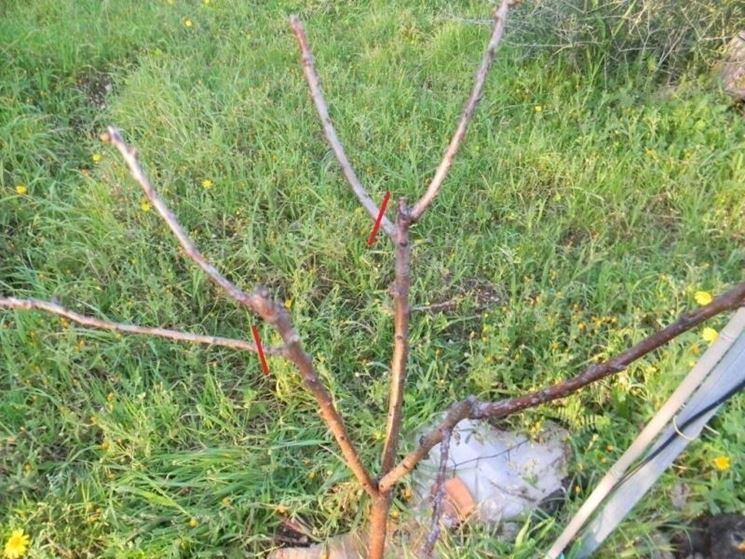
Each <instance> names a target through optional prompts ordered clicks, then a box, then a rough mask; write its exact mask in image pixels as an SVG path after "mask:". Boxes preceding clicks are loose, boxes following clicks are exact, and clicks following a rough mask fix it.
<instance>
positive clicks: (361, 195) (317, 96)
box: [290, 16, 396, 238]
mask: <svg viewBox="0 0 745 559" xmlns="http://www.w3.org/2000/svg"><path fill="white" fill-rule="evenodd" d="M290 26H291V27H292V32H293V33H294V34H295V38H296V39H297V43H298V46H299V47H300V54H301V57H302V63H303V72H304V73H305V79H306V81H307V82H308V87H309V88H310V96H311V97H312V98H313V103H314V104H315V106H316V110H317V111H318V116H319V117H320V118H321V124H322V125H323V133H324V134H325V135H326V140H327V141H328V143H329V145H330V146H331V149H332V150H333V151H334V155H336V160H337V161H338V162H339V166H340V167H341V171H342V173H344V176H345V177H346V179H347V182H349V185H350V186H351V187H352V190H353V191H354V193H355V194H356V195H357V199H358V200H359V201H360V203H361V204H362V206H363V207H364V208H365V210H367V213H368V214H370V217H372V218H373V219H376V218H377V217H378V206H377V204H375V201H374V200H373V199H372V198H370V195H369V194H368V193H367V190H365V187H364V186H362V182H360V179H359V178H357V174H356V173H355V172H354V169H353V168H352V164H351V163H350V162H349V159H347V154H346V153H345V152H344V146H342V144H341V142H340V141H339V137H338V136H337V135H336V130H335V129H334V124H333V122H332V121H331V116H330V115H329V108H328V105H327V104H326V100H325V99H324V97H323V91H322V90H321V82H320V80H319V79H318V74H317V73H316V68H315V65H314V63H313V53H312V52H311V50H310V44H309V43H308V38H307V37H306V36H305V29H304V28H303V24H302V22H301V21H300V20H299V19H298V18H297V16H291V17H290ZM381 227H382V229H383V231H385V233H386V234H387V235H388V236H389V237H391V238H393V237H394V235H395V233H396V228H395V226H394V225H393V223H391V221H390V220H389V219H388V218H387V217H385V216H383V220H382V222H381Z"/></svg>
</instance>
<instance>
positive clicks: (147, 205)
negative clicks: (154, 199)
mask: <svg viewBox="0 0 745 559" xmlns="http://www.w3.org/2000/svg"><path fill="white" fill-rule="evenodd" d="M140 209H141V210H142V211H143V212H149V211H150V210H152V209H153V206H152V204H151V203H150V202H148V201H147V200H143V201H142V203H141V204H140Z"/></svg>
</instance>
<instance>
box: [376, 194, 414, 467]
mask: <svg viewBox="0 0 745 559" xmlns="http://www.w3.org/2000/svg"><path fill="white" fill-rule="evenodd" d="M410 225H411V221H410V219H409V209H408V208H407V207H406V200H405V199H404V198H401V199H400V200H399V202H398V221H397V222H396V279H395V282H394V285H393V291H394V293H393V306H394V317H393V323H394V341H393V356H392V358H391V385H390V398H389V402H388V423H387V426H386V434H385V443H384V445H383V460H382V466H381V472H380V475H381V476H384V475H385V474H387V473H388V472H389V471H390V470H391V468H392V467H393V466H394V464H395V463H396V451H397V449H398V439H399V436H400V433H401V413H402V409H403V401H404V389H405V387H406V360H407V359H408V355H409V316H410V314H411V309H410V308H409V288H410V287H411V244H410V243H409V226H410Z"/></svg>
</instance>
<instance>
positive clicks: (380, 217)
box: [367, 191, 391, 247]
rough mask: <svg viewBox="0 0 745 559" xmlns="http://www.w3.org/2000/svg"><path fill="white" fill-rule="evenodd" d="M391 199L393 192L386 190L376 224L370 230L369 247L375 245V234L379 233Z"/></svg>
mask: <svg viewBox="0 0 745 559" xmlns="http://www.w3.org/2000/svg"><path fill="white" fill-rule="evenodd" d="M390 199H391V193H390V191H386V193H385V196H383V203H382V204H381V205H380V210H378V217H377V218H376V219H375V225H373V228H372V231H370V236H369V237H368V238H367V246H369V247H371V246H373V243H374V242H375V236H376V235H377V234H378V229H380V222H381V221H383V216H384V215H385V209H386V208H387V207H388V200H390Z"/></svg>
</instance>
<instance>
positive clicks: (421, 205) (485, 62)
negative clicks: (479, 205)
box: [411, 0, 514, 221]
mask: <svg viewBox="0 0 745 559" xmlns="http://www.w3.org/2000/svg"><path fill="white" fill-rule="evenodd" d="M513 4H514V0H502V3H501V5H500V6H499V8H498V9H497V10H496V11H495V12H494V30H493V31H492V35H491V39H489V44H488V45H487V47H486V52H484V56H483V58H482V59H481V66H479V69H478V71H477V72H476V78H475V80H474V84H473V90H472V91H471V96H470V97H469V98H468V101H466V106H465V107H464V108H463V114H462V115H461V117H460V122H459V123H458V127H457V128H456V129H455V134H453V138H452V139H451V140H450V144H449V145H448V147H447V150H446V151H445V155H443V157H442V161H441V162H440V165H439V166H438V167H437V171H435V176H434V177H432V181H431V182H430V183H429V186H428V187H427V191H426V192H425V193H424V195H423V196H422V197H421V198H420V199H419V201H418V202H417V203H416V204H414V208H413V209H412V210H411V219H412V221H418V220H419V218H420V217H422V214H424V212H426V211H427V208H428V207H429V206H430V204H432V201H433V200H434V199H435V197H436V196H437V193H438V192H439V191H440V187H442V183H443V182H445V178H446V177H447V176H448V173H449V172H450V167H452V166H453V161H454V160H455V156H456V155H457V154H458V150H459V149H460V146H461V144H462V143H463V139H464V138H465V136H466V131H467V130H468V125H469V124H470V123H471V120H472V119H473V114H474V112H475V111H476V107H477V106H478V104H479V101H481V96H482V94H483V90H484V83H485V82H486V76H487V74H488V73H489V69H490V68H491V65H492V63H493V62H494V56H495V55H496V53H497V47H498V46H499V42H500V41H501V40H502V35H503V34H504V27H505V23H506V22H507V11H508V10H509V8H510V6H512V5H513Z"/></svg>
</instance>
